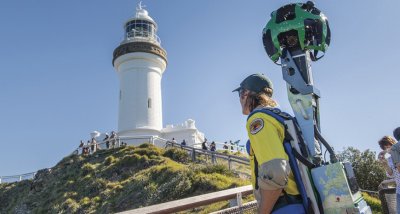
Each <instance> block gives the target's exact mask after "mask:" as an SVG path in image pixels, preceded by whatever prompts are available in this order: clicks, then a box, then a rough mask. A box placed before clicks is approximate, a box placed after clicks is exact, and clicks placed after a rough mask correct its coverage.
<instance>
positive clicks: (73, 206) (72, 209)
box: [63, 198, 79, 213]
mask: <svg viewBox="0 0 400 214" xmlns="http://www.w3.org/2000/svg"><path fill="white" fill-rule="evenodd" d="M78 209H79V204H78V203H77V202H76V201H75V200H74V199H72V198H68V199H67V200H65V202H64V203H63V210H65V212H66V213H76V212H77V211H78Z"/></svg>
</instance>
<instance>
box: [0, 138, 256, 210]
mask: <svg viewBox="0 0 400 214" xmlns="http://www.w3.org/2000/svg"><path fill="white" fill-rule="evenodd" d="M247 184H249V181H248V180H243V179H240V178H239V177H238V176H236V175H234V174H233V173H232V172H230V171H228V170H227V169H226V167H224V166H218V165H217V166H205V165H204V164H193V163H190V162H189V157H188V155H187V153H186V152H184V151H182V150H179V149H170V150H163V149H159V148H155V147H153V146H151V145H148V144H143V145H142V146H140V147H132V146H128V147H125V148H118V149H111V150H104V151H98V152H97V153H96V154H95V155H91V156H88V157H83V156H76V155H74V156H69V157H66V158H64V159H63V160H62V161H60V162H59V163H58V164H57V165H56V166H55V167H53V168H52V170H51V171H48V170H41V171H40V172H39V173H38V175H37V176H36V178H35V180H33V181H30V180H29V181H22V182H18V183H11V184H1V185H0V204H1V206H0V213H14V212H16V211H22V212H32V213H110V212H117V211H123V210H127V209H133V208H138V207H142V206H147V205H151V204H158V203H162V202H166V201H171V200H175V199H180V198H185V197H189V196H194V195H199V194H203V193H208V192H213V191H216V190H223V189H227V188H232V187H237V186H243V185H247Z"/></svg>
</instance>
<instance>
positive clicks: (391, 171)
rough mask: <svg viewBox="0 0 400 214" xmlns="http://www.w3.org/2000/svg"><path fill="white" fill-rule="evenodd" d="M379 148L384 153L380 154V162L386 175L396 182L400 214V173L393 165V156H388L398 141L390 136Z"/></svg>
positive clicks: (381, 142)
mask: <svg viewBox="0 0 400 214" xmlns="http://www.w3.org/2000/svg"><path fill="white" fill-rule="evenodd" d="M378 143H379V146H380V147H381V149H382V151H381V152H380V153H379V154H378V160H379V161H380V163H381V164H382V166H383V168H384V169H385V170H386V175H387V176H388V177H390V178H394V179H395V181H396V201H397V203H396V204H397V213H400V173H399V171H398V170H397V169H396V166H395V165H394V164H393V160H392V157H391V156H387V157H385V156H386V154H388V153H389V152H390V150H391V148H392V147H393V145H394V144H396V140H395V139H393V138H392V137H390V136H384V137H383V138H382V139H381V140H380V141H379V142H378Z"/></svg>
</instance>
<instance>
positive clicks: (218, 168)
mask: <svg viewBox="0 0 400 214" xmlns="http://www.w3.org/2000/svg"><path fill="white" fill-rule="evenodd" d="M200 171H201V172H203V173H206V174H211V173H219V174H222V175H229V176H233V173H232V171H229V169H228V167H226V166H225V165H221V164H217V165H212V166H205V167H203V168H201V169H200Z"/></svg>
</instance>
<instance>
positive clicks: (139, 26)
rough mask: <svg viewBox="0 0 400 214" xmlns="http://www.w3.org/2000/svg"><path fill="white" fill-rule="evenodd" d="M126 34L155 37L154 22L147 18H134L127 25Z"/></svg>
mask: <svg viewBox="0 0 400 214" xmlns="http://www.w3.org/2000/svg"><path fill="white" fill-rule="evenodd" d="M125 31H126V36H127V37H128V38H130V37H154V32H155V28H154V24H153V23H151V22H149V21H145V20H132V21H130V22H128V23H127V24H126V25H125Z"/></svg>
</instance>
